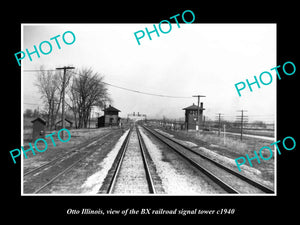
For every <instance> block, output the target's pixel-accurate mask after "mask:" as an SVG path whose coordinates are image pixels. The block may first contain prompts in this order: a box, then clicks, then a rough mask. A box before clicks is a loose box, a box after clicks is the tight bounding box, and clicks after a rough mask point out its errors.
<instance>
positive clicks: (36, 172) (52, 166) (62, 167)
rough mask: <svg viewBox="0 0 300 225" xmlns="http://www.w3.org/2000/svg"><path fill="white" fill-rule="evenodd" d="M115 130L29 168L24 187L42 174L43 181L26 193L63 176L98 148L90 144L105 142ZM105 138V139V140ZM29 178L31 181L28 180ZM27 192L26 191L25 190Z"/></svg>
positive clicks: (40, 188)
mask: <svg viewBox="0 0 300 225" xmlns="http://www.w3.org/2000/svg"><path fill="white" fill-rule="evenodd" d="M114 132H115V131H112V132H109V133H106V134H104V135H102V136H101V137H100V138H99V137H94V138H92V139H91V140H89V142H90V143H89V144H88V145H87V144H86V143H82V144H80V145H78V146H76V147H75V148H74V149H73V150H70V151H68V152H67V153H65V154H63V155H61V156H58V157H55V158H54V159H52V160H51V161H49V162H47V163H45V164H43V165H41V166H39V167H37V168H34V169H32V170H29V171H27V172H25V173H24V175H23V178H24V188H25V183H26V182H31V180H30V179H36V177H38V176H40V178H39V182H38V183H43V184H42V185H40V186H38V187H37V188H35V189H34V190H30V191H26V193H34V194H37V193H40V192H41V191H42V190H44V189H45V188H47V187H48V186H50V185H51V184H52V183H53V182H54V181H55V180H57V179H58V178H59V177H61V176H62V175H63V174H65V173H66V172H68V171H69V170H70V169H72V168H73V167H75V166H76V165H77V164H78V163H79V162H81V161H82V160H84V159H85V158H87V157H88V156H89V155H91V154H93V153H94V152H95V151H96V150H97V149H95V148H94V149H93V150H90V146H92V145H95V144H97V143H99V142H100V145H103V144H105V142H106V141H105V140H107V139H106V138H107V137H109V136H110V135H111V134H113V133H114ZM103 140H104V141H103ZM27 180H29V181H27ZM43 181H44V182H43ZM24 193H25V191H24Z"/></svg>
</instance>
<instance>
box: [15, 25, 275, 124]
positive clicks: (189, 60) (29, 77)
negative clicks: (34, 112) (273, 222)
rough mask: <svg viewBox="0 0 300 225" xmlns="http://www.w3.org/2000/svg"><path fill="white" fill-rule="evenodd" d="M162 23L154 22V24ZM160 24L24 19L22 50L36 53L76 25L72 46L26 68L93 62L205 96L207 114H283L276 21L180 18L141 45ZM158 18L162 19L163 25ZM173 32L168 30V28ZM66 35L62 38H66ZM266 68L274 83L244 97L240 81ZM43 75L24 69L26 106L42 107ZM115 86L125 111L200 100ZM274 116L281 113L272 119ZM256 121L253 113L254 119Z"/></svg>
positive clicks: (139, 85) (128, 78)
mask: <svg viewBox="0 0 300 225" xmlns="http://www.w3.org/2000/svg"><path fill="white" fill-rule="evenodd" d="M158 22H159V21H158ZM153 24H154V23H153ZM153 24H53V25H49V24H45V25H44V24H37V25H33V24H23V32H22V34H23V38H22V39H23V43H22V49H21V50H23V51H25V49H26V48H28V50H29V51H33V45H36V46H37V47H38V46H39V44H40V42H42V41H50V38H51V37H54V36H57V35H59V34H60V35H62V34H63V33H64V32H65V31H72V32H73V33H74V34H75V36H76V41H75V42H74V44H72V45H66V44H64V43H63V41H62V40H61V39H59V40H60V45H61V49H60V50H58V49H57V47H56V44H55V41H54V40H53V41H50V42H51V43H52V44H53V45H52V46H53V50H52V52H51V53H50V54H49V55H43V54H41V57H40V58H37V56H36V55H32V62H31V61H30V60H29V59H28V58H26V59H24V60H22V69H23V70H24V69H25V70H31V69H39V67H40V66H41V65H44V67H45V69H55V68H56V67H62V66H68V65H72V66H74V67H76V68H83V67H91V68H92V69H93V70H94V71H95V72H98V73H100V74H102V75H103V76H104V77H105V79H104V80H105V82H107V83H110V84H114V85H117V86H121V87H124V88H129V89H134V90H137V91H144V92H148V93H153V94H162V95H171V96H182V97H191V96H192V95H196V94H202V95H205V96H206V97H205V98H202V99H201V102H202V101H203V103H204V108H205V109H206V110H205V112H204V115H205V116H207V118H210V119H215V117H216V115H217V113H222V114H224V118H225V119H234V117H235V116H236V115H237V114H238V112H237V110H241V109H245V110H248V112H247V114H248V115H253V117H252V118H253V119H255V120H258V119H262V120H263V119H266V120H268V121H270V120H275V117H274V116H275V113H276V112H275V107H276V79H275V73H274V71H272V72H271V71H270V68H273V67H275V66H277V64H276V24H193V23H192V24H180V28H178V27H177V25H176V24H172V30H171V32H170V33H168V34H162V33H160V37H157V35H156V34H155V33H152V34H151V36H152V40H149V38H148V37H147V35H146V36H145V37H144V38H143V39H140V42H141V45H138V44H137V41H136V39H135V37H134V32H136V31H138V30H142V29H143V30H144V31H145V27H148V29H149V30H152V28H153ZM155 24H157V22H156V23H155ZM165 30H167V28H165ZM60 38H61V37H60ZM263 71H270V72H271V73H272V74H273V78H274V79H273V82H272V84H270V85H268V86H263V85H261V88H260V89H258V88H257V87H256V86H253V89H254V91H253V92H250V91H249V89H247V90H246V89H245V90H244V91H242V92H241V93H242V97H239V96H238V94H237V92H236V89H235V87H234V84H235V83H238V82H241V81H244V82H245V80H246V79H249V80H250V81H254V78H253V76H254V75H256V76H257V77H258V76H259V75H260V73H261V72H263ZM35 76H36V73H34V72H23V77H22V78H23V102H24V108H25V109H26V108H36V107H37V105H30V103H31V104H40V103H41V100H40V95H39V93H38V91H37V88H36V87H35V86H34V85H33V83H34V80H35V79H36V78H35ZM108 90H109V93H110V96H111V98H112V99H113V106H114V107H116V108H118V109H119V110H121V113H120V115H121V116H122V117H126V116H127V114H128V113H132V112H140V113H141V114H147V116H148V117H149V118H153V117H159V118H161V117H162V116H163V115H164V116H166V117H168V118H177V119H178V118H182V117H184V111H183V110H182V108H185V107H187V106H190V105H192V104H193V103H195V104H196V103H197V99H196V98H192V97H191V98H166V97H156V96H149V95H143V94H138V93H133V92H128V91H125V90H122V89H118V88H115V87H109V86H108ZM272 115H273V117H274V119H272ZM249 119H251V117H250V118H249Z"/></svg>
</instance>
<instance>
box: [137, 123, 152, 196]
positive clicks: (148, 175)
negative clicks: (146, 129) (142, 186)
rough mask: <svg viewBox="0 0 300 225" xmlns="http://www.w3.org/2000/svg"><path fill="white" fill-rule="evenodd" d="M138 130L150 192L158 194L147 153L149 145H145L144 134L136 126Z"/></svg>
mask: <svg viewBox="0 0 300 225" xmlns="http://www.w3.org/2000/svg"><path fill="white" fill-rule="evenodd" d="M136 132H137V136H138V140H139V144H140V149H141V153H142V158H143V163H144V168H145V172H146V178H147V181H148V187H149V192H150V193H151V194H156V191H155V187H154V184H153V178H152V176H151V173H150V169H149V165H148V163H147V159H146V154H145V152H146V151H148V150H147V147H146V145H145V142H144V140H143V138H142V135H141V133H140V131H139V129H138V127H136Z"/></svg>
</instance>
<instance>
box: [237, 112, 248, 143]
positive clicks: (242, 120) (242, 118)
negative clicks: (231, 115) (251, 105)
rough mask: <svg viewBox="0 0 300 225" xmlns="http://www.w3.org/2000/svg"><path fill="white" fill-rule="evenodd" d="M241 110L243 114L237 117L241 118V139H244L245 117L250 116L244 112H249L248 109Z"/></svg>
mask: <svg viewBox="0 0 300 225" xmlns="http://www.w3.org/2000/svg"><path fill="white" fill-rule="evenodd" d="M238 111H240V112H241V113H242V114H241V116H237V119H238V120H239V119H241V141H242V140H243V124H244V119H245V118H247V117H248V116H245V115H244V112H247V110H238Z"/></svg>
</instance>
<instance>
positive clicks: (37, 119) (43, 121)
mask: <svg viewBox="0 0 300 225" xmlns="http://www.w3.org/2000/svg"><path fill="white" fill-rule="evenodd" d="M35 121H40V122H41V123H43V124H45V125H46V120H44V119H43V118H41V117H37V118H36V119H34V120H32V121H31V123H34V122H35Z"/></svg>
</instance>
